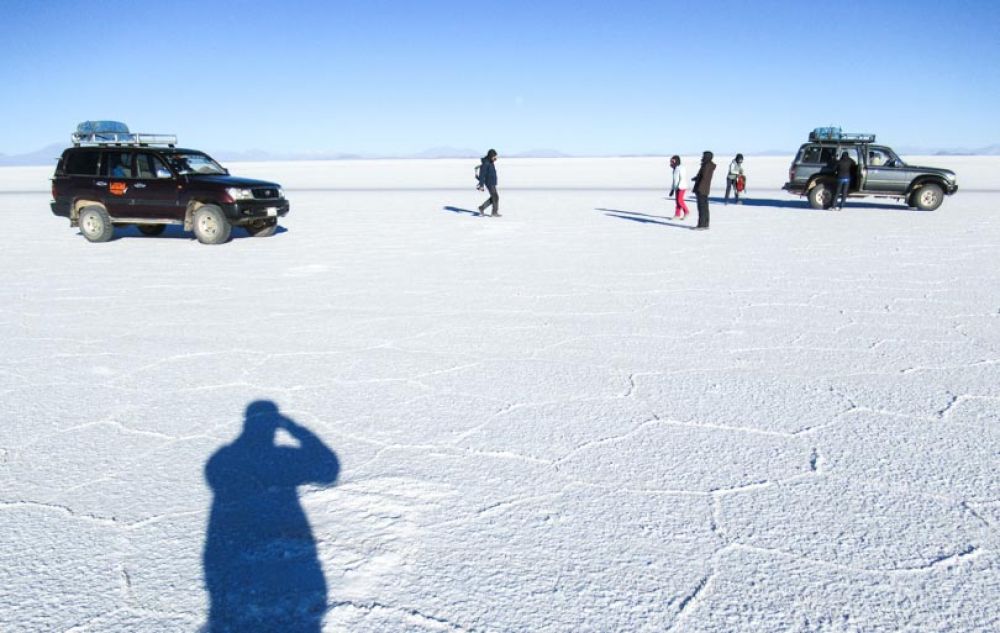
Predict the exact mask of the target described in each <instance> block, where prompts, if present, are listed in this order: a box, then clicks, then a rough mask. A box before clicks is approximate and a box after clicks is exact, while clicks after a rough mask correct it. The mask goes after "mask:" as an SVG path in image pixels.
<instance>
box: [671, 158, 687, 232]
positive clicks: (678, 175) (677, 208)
mask: <svg viewBox="0 0 1000 633" xmlns="http://www.w3.org/2000/svg"><path fill="white" fill-rule="evenodd" d="M670 167H672V168H673V170H674V180H673V185H671V187H670V195H672V196H674V200H675V205H674V219H675V220H683V219H684V218H686V217H687V216H688V213H690V211H688V206H687V203H686V202H684V194H685V193H687V189H685V188H684V187H685V185H686V184H687V170H686V169H684V165H681V157H680V156H677V155H676V154H674V155H673V156H671V157H670Z"/></svg>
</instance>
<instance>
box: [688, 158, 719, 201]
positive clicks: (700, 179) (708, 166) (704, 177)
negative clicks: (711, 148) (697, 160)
mask: <svg viewBox="0 0 1000 633" xmlns="http://www.w3.org/2000/svg"><path fill="white" fill-rule="evenodd" d="M712 158H713V155H712V152H705V153H704V154H702V155H701V169H699V170H698V175H697V176H695V177H694V178H692V180H694V192H695V193H696V194H698V195H702V196H707V195H708V192H709V190H710V189H711V188H712V174H714V173H715V163H713V162H712Z"/></svg>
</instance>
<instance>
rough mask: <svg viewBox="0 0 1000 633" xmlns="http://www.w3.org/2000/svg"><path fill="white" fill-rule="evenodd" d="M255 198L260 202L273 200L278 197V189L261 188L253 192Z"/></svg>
mask: <svg viewBox="0 0 1000 633" xmlns="http://www.w3.org/2000/svg"><path fill="white" fill-rule="evenodd" d="M253 197H254V198H257V199H258V200H273V199H275V198H277V197H278V189H277V187H259V188H257V189H254V190H253Z"/></svg>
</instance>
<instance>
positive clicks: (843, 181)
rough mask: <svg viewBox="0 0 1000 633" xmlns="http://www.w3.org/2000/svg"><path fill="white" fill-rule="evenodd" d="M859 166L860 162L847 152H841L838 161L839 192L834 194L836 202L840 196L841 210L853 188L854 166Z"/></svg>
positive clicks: (839, 207)
mask: <svg viewBox="0 0 1000 633" xmlns="http://www.w3.org/2000/svg"><path fill="white" fill-rule="evenodd" d="M857 166H858V164H857V163H856V162H854V159H853V158H851V157H850V155H849V154H848V153H847V152H844V153H843V154H841V155H840V160H838V161H837V193H836V195H834V196H833V201H834V202H835V203H836V201H837V198H840V205H839V206H838V207H837V209H839V210H843V208H844V201H845V200H847V194H848V192H850V190H851V176H853V175H854V168H855V167H857Z"/></svg>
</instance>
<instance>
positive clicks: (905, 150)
mask: <svg viewBox="0 0 1000 633" xmlns="http://www.w3.org/2000/svg"><path fill="white" fill-rule="evenodd" d="M65 148H66V145H65V144H63V143H52V144H51V145H46V146H45V147H43V148H41V149H39V150H36V151H34V152H29V153H27V154H13V155H6V154H0V167H12V166H27V165H54V164H55V162H56V160H58V158H59V156H60V155H61V154H62V151H63V150H64V149H65ZM895 149H896V150H897V151H898V152H899V153H900V154H902V155H903V156H906V155H918V156H1000V144H994V145H987V146H986V147H981V148H978V149H954V148H952V149H940V148H927V147H905V146H904V147H897V148H895ZM208 153H209V154H211V155H212V156H214V157H215V158H217V159H219V160H220V161H223V162H242V161H247V162H251V161H286V160H288V161H291V160H375V159H392V158H396V159H435V158H479V157H480V156H482V154H483V152H482V151H479V150H474V149H468V148H461V147H432V148H430V149H426V150H424V151H422V152H417V153H415V154H350V153H343V152H272V151H268V150H263V149H249V150H239V151H236V150H214V151H212V150H209V151H208ZM745 153H747V154H749V155H753V156H791V155H792V154H794V153H795V151H794V150H775V149H771V150H765V151H761V152H745ZM504 156H505V157H507V158H572V157H573V155H572V154H566V153H563V152H560V151H559V150H555V149H533V150H528V151H525V152H514V153H510V154H506V153H505V154H504ZM622 156H625V157H641V156H660V154H625V155H622Z"/></svg>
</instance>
